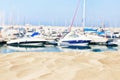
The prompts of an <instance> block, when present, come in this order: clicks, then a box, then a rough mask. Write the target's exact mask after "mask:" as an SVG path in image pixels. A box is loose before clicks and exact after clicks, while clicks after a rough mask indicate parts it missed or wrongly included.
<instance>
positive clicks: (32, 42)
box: [7, 38, 46, 47]
mask: <svg viewBox="0 0 120 80" xmlns="http://www.w3.org/2000/svg"><path fill="white" fill-rule="evenodd" d="M45 43H46V40H44V39H33V38H29V39H16V40H11V41H8V42H7V45H11V46H21V47H22V46H23V47H24V46H26V47H27V46H28V47H30V46H35V47H39V46H44V44H45Z"/></svg>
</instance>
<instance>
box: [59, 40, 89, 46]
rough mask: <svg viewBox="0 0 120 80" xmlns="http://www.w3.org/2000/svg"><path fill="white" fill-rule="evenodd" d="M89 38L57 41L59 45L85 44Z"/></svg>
mask: <svg viewBox="0 0 120 80" xmlns="http://www.w3.org/2000/svg"><path fill="white" fill-rule="evenodd" d="M88 43H90V40H66V41H61V42H60V43H59V45H60V46H87V45H88Z"/></svg>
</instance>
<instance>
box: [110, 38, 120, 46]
mask: <svg viewBox="0 0 120 80" xmlns="http://www.w3.org/2000/svg"><path fill="white" fill-rule="evenodd" d="M108 45H110V46H111V45H117V46H120V39H117V38H116V39H113V40H112V41H110V42H109V43H108Z"/></svg>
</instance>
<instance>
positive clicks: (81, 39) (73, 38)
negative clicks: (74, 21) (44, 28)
mask: <svg viewBox="0 0 120 80" xmlns="http://www.w3.org/2000/svg"><path fill="white" fill-rule="evenodd" d="M90 41H91V40H90V39H88V38H87V37H86V36H85V35H84V34H76V33H75V32H70V33H68V34H67V35H66V36H65V37H64V38H62V39H60V40H59V42H58V45H60V46H87V45H88V44H89V43H90Z"/></svg>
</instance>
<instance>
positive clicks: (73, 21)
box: [69, 0, 80, 32]
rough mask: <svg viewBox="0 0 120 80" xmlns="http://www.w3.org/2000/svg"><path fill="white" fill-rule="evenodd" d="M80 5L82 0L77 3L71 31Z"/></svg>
mask: <svg viewBox="0 0 120 80" xmlns="http://www.w3.org/2000/svg"><path fill="white" fill-rule="evenodd" d="M79 5H80V0H78V4H77V7H76V10H75V13H74V16H73V19H72V22H71V25H70V28H69V32H70V31H71V28H72V26H73V23H74V21H75V18H76V15H77V12H78V9H79Z"/></svg>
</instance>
